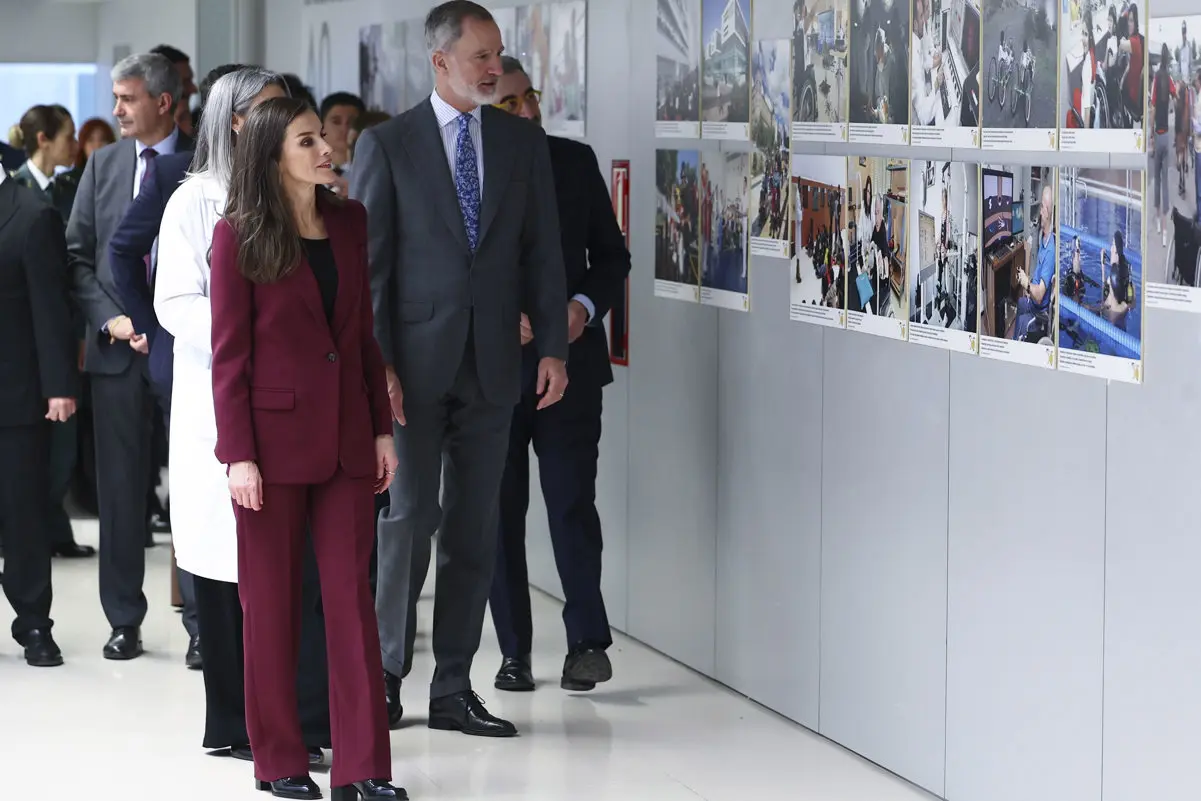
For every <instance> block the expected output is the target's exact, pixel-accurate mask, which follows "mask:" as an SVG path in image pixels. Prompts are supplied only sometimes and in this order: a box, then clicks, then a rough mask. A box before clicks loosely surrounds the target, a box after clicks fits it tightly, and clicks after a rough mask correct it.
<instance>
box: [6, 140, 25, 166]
mask: <svg viewBox="0 0 1201 801" xmlns="http://www.w3.org/2000/svg"><path fill="white" fill-rule="evenodd" d="M25 159H26V156H25V151H23V150H21V149H20V148H19V147H13V146H12V145H10V144H8V143H7V142H0V172H3V173H10V172H16V171H17V170H18V169H20V167H21V165H22V164H24V163H25Z"/></svg>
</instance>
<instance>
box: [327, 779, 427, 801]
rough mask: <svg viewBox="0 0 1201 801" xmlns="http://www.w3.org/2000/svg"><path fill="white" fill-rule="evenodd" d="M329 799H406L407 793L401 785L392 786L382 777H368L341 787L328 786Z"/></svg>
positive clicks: (397, 800)
mask: <svg viewBox="0 0 1201 801" xmlns="http://www.w3.org/2000/svg"><path fill="white" fill-rule="evenodd" d="M330 799H331V801H359V799H362V801H384V799H388V801H408V799H409V794H408V793H406V792H405V791H404V788H403V787H393V786H392V785H391V784H390V783H389V782H386V781H384V780H383V779H368V780H367V781H365V782H355V783H354V784H346V785H343V786H341V787H331V788H330Z"/></svg>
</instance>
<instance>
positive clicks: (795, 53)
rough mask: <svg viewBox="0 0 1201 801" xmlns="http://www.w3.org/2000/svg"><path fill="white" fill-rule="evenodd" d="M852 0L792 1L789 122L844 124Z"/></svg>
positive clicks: (847, 87)
mask: <svg viewBox="0 0 1201 801" xmlns="http://www.w3.org/2000/svg"><path fill="white" fill-rule="evenodd" d="M850 2H851V0H794V2H793V12H792V13H793V28H792V63H793V71H792V119H793V120H794V121H795V122H820V123H836V122H846V115H847V99H848V97H849V95H848V91H849V88H850V87H849V83H848V81H847V69H848V66H849V64H848V57H849V49H848V39H847V28H848V25H849V24H850V13H851V11H850Z"/></svg>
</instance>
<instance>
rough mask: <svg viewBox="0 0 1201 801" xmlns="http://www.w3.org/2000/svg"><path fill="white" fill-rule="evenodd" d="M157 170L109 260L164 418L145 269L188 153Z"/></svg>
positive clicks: (188, 596)
mask: <svg viewBox="0 0 1201 801" xmlns="http://www.w3.org/2000/svg"><path fill="white" fill-rule="evenodd" d="M241 66H242V65H240V64H226V65H223V66H220V67H217V68H216V69H214V70H212V71H210V72H209V73H208V74H207V75H206V76H205V78H204V80H203V81H202V82H201V84H200V102H201V103H202V104H203V103H204V102H205V101H207V100H208V94H209V91H210V90H211V89H212V88H213V84H214V83H216V82H217V80H218V79H219V78H221V77H222V76H224V75H227V74H229V73H231V72H236V71H237V70H239V69H241ZM155 163H156V167H157V169H156V170H155V173H154V175H153V177H152V179H151V180H150V181H148V182H147V183H146V185H145V186H144V187H143V188H142V191H141V192H139V193H138V195H137V197H135V198H134V200H133V202H132V203H131V204H130V205H129V208H128V209H127V210H126V212H125V216H124V217H123V218H122V220H121V224H120V225H119V226H118V227H117V229H116V230H115V231H114V232H113V236H112V239H111V240H109V263H110V264H111V266H112V271H113V283H114V284H115V285H116V288H117V293H118V294H119V295H120V296H121V302H122V303H123V304H125V310H126V313H127V314H128V315H129V318H130V320H131V321H132V322H133V330H134V331H136V332H137V333H138V334H139V335H140V336H144V337H146V344H147V346H148V347H149V350H150V352H149V365H148V367H149V371H150V382H151V385H152V387H153V389H154V394H155V396H156V398H157V399H158V402H159V406H160V407H161V408H162V410H163V418H164V419H165V420H167V421H168V424H167V429H168V430H170V423H169V421H170V418H171V381H172V374H173V365H174V344H175V342H174V338H173V337H172V336H171V334H170V332H168V331H166V330H165V329H163V328H162V327H161V326H160V325H159V322H158V315H156V314H155V312H154V289H153V286H152V281H153V277H154V271H153V269H150V270H147V266H146V265H147V260H148V259H153V256H154V242H155V240H156V239H158V233H159V227H160V226H161V225H162V222H163V211H164V210H165V209H166V208H167V201H168V200H170V199H171V196H172V195H174V194H175V190H176V189H177V188H179V185H180V184H181V183H182V182H183V180H184V178H186V177H187V173H188V168H189V166H190V165H191V163H192V152H191V151H190V150H189V151H185V152H179V153H171V154H168V155H165V156H160V157H158V159H157V160H156V162H155ZM176 570H177V575H178V579H179V590H180V595H181V596H182V597H183V624H184V628H185V629H187V632H188V638H189V641H188V651H187V655H186V657H185V660H184V661H185V662H186V664H187V666H188V667H189V668H192V669H193V670H199V669H200V667H201V655H200V637H199V632H198V630H197V624H196V596H195V592H194V590H193V584H192V577H191V576H190V575H189V574H188V573H186V572H185V571H183V570H179V569H178V568H176Z"/></svg>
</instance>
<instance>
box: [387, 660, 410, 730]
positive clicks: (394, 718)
mask: <svg viewBox="0 0 1201 801" xmlns="http://www.w3.org/2000/svg"><path fill="white" fill-rule="evenodd" d="M384 699H385V701H386V702H387V706H388V728H389V729H395V728H397V727H399V726H400V719H401V718H403V717H404V713H405V708H404V707H403V706H401V703H400V679H399V678H398V677H396V676H393V675H392V674H391V673H389V672H388V671H386V670H385V671H384Z"/></svg>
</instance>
